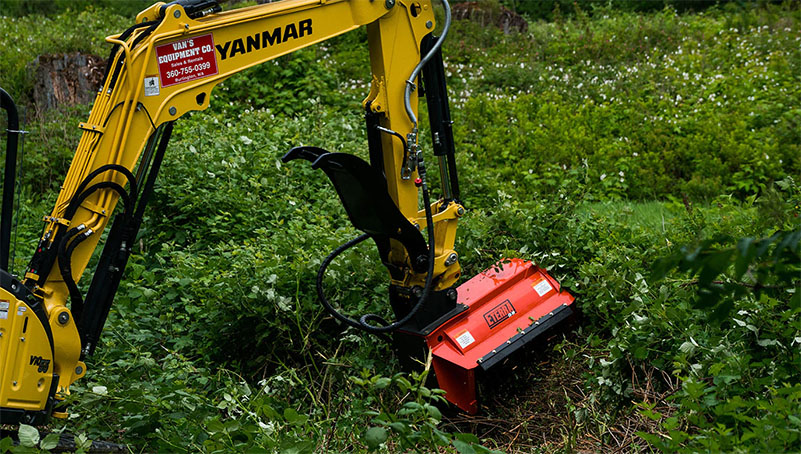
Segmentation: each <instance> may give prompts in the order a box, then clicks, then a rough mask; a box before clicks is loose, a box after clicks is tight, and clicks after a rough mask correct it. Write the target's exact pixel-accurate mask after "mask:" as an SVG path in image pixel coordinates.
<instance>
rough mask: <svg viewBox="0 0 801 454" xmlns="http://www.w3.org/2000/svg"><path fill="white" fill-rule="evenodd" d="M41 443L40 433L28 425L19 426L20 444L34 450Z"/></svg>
mask: <svg viewBox="0 0 801 454" xmlns="http://www.w3.org/2000/svg"><path fill="white" fill-rule="evenodd" d="M37 443H39V431H38V430H36V428H35V427H33V426H29V425H27V424H20V425H19V444H21V445H22V446H25V447H28V448H32V447H34V446H36V444H37Z"/></svg>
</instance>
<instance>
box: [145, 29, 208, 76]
mask: <svg viewBox="0 0 801 454" xmlns="http://www.w3.org/2000/svg"><path fill="white" fill-rule="evenodd" d="M156 58H157V59H158V62H159V75H160V76H161V86H162V87H169V86H170V85H175V84H180V83H184V82H189V81H191V80H196V79H202V78H204V77H208V76H213V75H215V74H217V73H218V70H217V55H216V53H215V52H214V38H213V37H212V35H211V33H209V34H208V35H203V36H195V37H194V38H189V39H184V40H182V41H175V42H174V43H169V44H163V45H161V46H158V47H156Z"/></svg>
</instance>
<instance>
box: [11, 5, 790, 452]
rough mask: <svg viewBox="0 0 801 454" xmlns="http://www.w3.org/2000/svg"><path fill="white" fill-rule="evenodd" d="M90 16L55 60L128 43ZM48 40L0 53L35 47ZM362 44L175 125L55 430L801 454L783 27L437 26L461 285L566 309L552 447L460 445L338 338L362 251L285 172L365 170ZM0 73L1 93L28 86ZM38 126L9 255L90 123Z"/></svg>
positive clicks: (538, 438) (410, 383)
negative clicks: (515, 262)
mask: <svg viewBox="0 0 801 454" xmlns="http://www.w3.org/2000/svg"><path fill="white" fill-rule="evenodd" d="M82 14H85V15H86V16H85V17H86V19H85V21H86V23H87V24H94V25H87V27H89V28H76V29H75V31H74V32H73V31H71V30H66V29H64V28H59V27H60V25H55V26H52V27H50V29H52V31H51V32H52V33H55V34H64V37H63V42H64V43H67V44H64V46H65V47H64V48H63V50H69V49H70V48H71V47H74V48H78V47H79V46H82V45H83V44H77V43H78V42H79V37H80V42H82V40H83V39H84V38H85V36H102V35H104V34H110V33H112V32H114V31H116V30H119V29H120V28H121V27H119V25H120V24H123V23H125V20H123V19H122V18H120V17H117V16H115V15H114V14H113V13H112V12H109V11H107V10H97V11H93V12H87V13H82ZM104 15H107V16H108V17H107V18H105V17H106V16H104ZM81 17H84V16H81ZM97 17H101V18H105V19H102V20H99V19H95V18H97ZM48 20H50V21H52V22H49V23H52V24H61V23H64V21H65V16H58V17H55V18H52V19H48ZM25 21H28V22H25ZM95 21H97V22H95ZM103 22H107V23H108V24H110V25H103ZM37 24H38V22H36V20H34V19H32V16H28V17H26V18H23V19H13V20H10V21H9V20H3V21H1V22H0V30H9V29H14V30H20V31H19V32H18V34H24V35H25V36H27V33H28V32H25V33H22V32H21V30H26V28H25V27H29V28H30V29H36V30H39V32H41V33H46V32H47V33H51V32H49V31H48V29H47V28H42V29H40V28H36V27H39V25H37ZM93 27H95V28H93ZM102 27H109V28H108V29H106V28H102ZM101 29H102V31H101ZM0 36H2V34H0ZM0 39H4V38H2V37H0ZM36 39H40V40H41V41H40V42H41V44H35V43H34V44H25V46H28V47H25V48H24V49H23V48H22V47H20V50H19V51H17V52H13V53H6V52H4V54H3V55H4V59H3V60H5V57H6V55H8V56H9V57H8V58H9V59H8V61H15V62H21V61H27V60H26V59H30V58H31V56H32V55H33V54H35V53H36V52H40V51H41V50H43V49H46V48H47V49H50V48H48V47H46V44H45V43H46V42H47V40H48V39H52V35H47V34H45V35H44V37H42V38H36ZM71 40H74V41H71ZM364 40H365V35H364V34H363V33H360V32H357V33H354V34H351V35H348V36H344V37H341V38H339V39H337V40H334V41H332V42H329V43H327V44H326V45H324V46H318V47H316V48H314V49H309V50H306V51H303V52H299V53H296V54H294V55H291V56H287V57H284V58H282V59H281V60H280V61H279V64H276V65H274V64H267V65H264V66H263V67H261V68H255V69H252V70H250V71H248V72H247V74H245V75H243V76H242V77H238V78H234V79H231V80H229V81H226V82H225V83H224V84H223V86H222V87H221V88H219V89H218V90H216V91H215V95H216V97H215V98H214V99H213V100H212V107H211V109H209V110H208V111H207V112H203V113H198V114H194V115H192V116H190V117H187V118H184V119H182V120H181V121H179V122H178V123H177V126H176V132H175V137H174V140H173V141H172V143H171V146H170V154H169V155H168V158H167V160H166V162H165V165H164V169H163V170H162V174H161V175H160V180H159V183H158V187H157V192H156V194H155V197H154V200H153V201H152V202H151V207H150V209H149V212H148V219H147V220H146V223H145V226H144V228H143V231H142V232H141V235H140V242H139V245H138V247H137V250H136V255H135V256H134V257H133V258H132V260H131V263H130V264H129V267H128V270H127V273H126V276H127V277H126V281H125V282H124V283H123V284H122V286H121V288H120V291H119V293H118V295H117V298H116V300H115V309H114V311H113V312H112V315H111V318H110V320H109V323H108V325H107V327H106V332H105V338H104V340H103V343H102V345H101V346H100V347H99V349H98V354H97V355H96V356H95V357H94V358H91V359H90V360H89V363H88V366H89V372H88V375H87V377H86V378H84V379H83V380H81V381H79V382H78V383H76V385H75V386H73V395H74V396H75V397H76V399H75V402H74V403H73V406H72V408H71V413H72V417H71V419H69V420H68V421H67V422H65V423H64V424H63V426H62V427H66V428H67V429H68V430H69V431H71V432H78V433H83V434H85V435H86V436H87V437H88V438H89V439H105V440H118V441H122V442H125V443H129V444H131V445H132V447H133V449H134V450H150V451H152V450H158V451H188V452H195V451H208V452H235V451H245V450H248V449H250V450H266V451H282V452H311V451H313V450H317V451H332V452H343V451H351V450H357V451H366V450H370V449H378V450H383V451H391V452H397V451H403V450H408V449H418V450H419V451H421V452H429V451H435V450H437V449H440V450H446V449H450V450H455V451H458V452H461V453H467V452H482V451H485V450H486V449H487V448H484V447H482V446H480V445H482V444H483V446H486V447H489V448H492V449H504V450H517V451H521V452H537V451H539V452H555V451H563V452H571V451H573V450H576V449H585V450H591V451H605V450H607V449H606V448H608V447H609V446H610V445H612V444H613V443H615V442H616V441H615V440H614V439H613V436H612V435H611V432H609V428H610V426H613V425H615V424H621V421H624V420H626V419H627V418H634V419H636V420H638V421H641V422H642V421H644V422H645V423H643V424H646V423H647V424H650V425H646V426H647V427H648V429H647V430H642V429H638V430H640V434H639V436H638V437H639V438H638V440H640V441H641V442H642V443H641V444H639V446H643V447H644V448H643V449H645V450H648V449H652V450H661V451H664V452H699V451H727V452H745V451H750V450H757V451H765V452H771V451H797V450H799V449H801V440H799V424H800V422H799V419H798V416H797V415H799V414H801V387H799V385H798V384H799V383H801V376H800V373H799V368H798V364H799V361H801V355H799V347H798V346H799V344H801V319H800V318H799V317H800V316H799V312H801V309H800V308H799V304H798V298H799V295H801V284H800V283H799V273H801V269H799V267H800V266H801V265H799V259H798V257H799V244H798V243H799V233H798V232H799V229H800V228H801V225H800V221H799V213H800V212H801V207H800V206H799V205H801V187H799V181H798V180H799V178H798V175H799V174H801V136H799V130H800V129H801V125H800V124H799V121H801V110H799V107H798V106H799V105H801V83H799V82H801V80H799V79H801V76H799V75H800V74H801V46H799V43H800V42H801V13H800V12H799V10H797V9H794V8H791V7H787V6H785V7H781V8H780V7H774V6H767V7H764V8H760V9H756V10H750V9H739V8H737V7H736V5H730V6H727V7H725V8H722V9H712V10H707V11H706V12H705V13H703V14H677V13H676V12H675V11H673V10H671V9H666V10H663V11H659V12H654V13H649V14H635V13H631V12H626V11H618V10H614V9H611V8H609V7H596V8H595V9H594V10H593V14H592V15H588V14H584V13H583V12H582V10H581V9H580V8H579V9H577V10H576V12H575V17H574V18H571V19H569V20H568V19H561V20H560V21H556V22H538V23H532V25H531V27H530V29H529V33H528V34H527V35H525V36H521V35H510V36H505V35H503V34H502V33H500V32H499V31H497V30H495V29H488V28H481V27H478V26H476V25H475V24H471V23H469V22H456V23H455V24H454V28H453V30H452V31H451V35H450V40H449V41H448V42H447V43H446V46H445V55H446V70H447V72H448V77H449V80H448V82H449V84H450V87H451V100H452V103H453V106H452V110H453V115H454V119H455V121H456V124H455V126H454V127H455V132H456V140H457V153H458V159H457V160H458V164H459V168H460V175H461V176H462V191H463V198H464V202H465V205H466V206H467V208H468V210H469V211H468V214H467V216H465V218H463V220H462V221H461V224H460V231H459V232H460V233H459V238H458V242H457V248H458V250H459V251H460V260H461V261H462V265H463V267H464V269H465V271H464V274H465V275H466V276H469V275H473V274H475V273H476V272H478V271H480V270H481V269H484V268H486V267H488V266H490V265H491V264H493V263H494V262H495V261H496V260H498V259H500V258H502V257H505V256H509V255H514V256H524V257H527V258H531V259H534V260H536V261H537V262H538V263H539V264H541V265H542V266H545V267H547V268H548V269H549V270H550V271H551V272H552V273H553V274H554V275H555V276H556V277H557V278H558V279H560V280H561V281H562V283H563V285H564V286H566V287H567V288H569V289H570V291H571V292H573V293H574V294H575V295H576V296H577V302H578V305H579V306H580V308H581V310H582V312H583V319H582V322H581V326H580V327H579V328H578V332H577V333H576V334H574V335H573V336H572V337H571V340H570V341H565V342H563V343H561V344H560V345H558V346H556V349H555V351H554V352H553V353H551V355H552V356H554V357H555V361H557V362H560V361H561V362H564V363H568V362H570V363H573V362H578V363H580V364H581V366H580V373H581V374H583V380H584V383H583V389H584V392H585V393H586V396H587V397H586V399H584V400H583V401H580V402H574V403H571V405H570V406H568V407H566V408H564V409H563V412H564V413H565V415H566V416H565V419H564V421H565V423H564V425H563V426H560V427H556V428H554V427H550V428H547V430H548V431H550V432H548V433H549V434H552V435H549V437H548V438H547V439H546V440H545V441H543V438H542V437H543V435H541V433H546V430H545V429H544V428H540V427H536V426H532V427H530V428H526V427H525V426H524V428H523V429H520V430H522V432H520V431H518V432H517V435H519V437H518V436H515V437H514V439H512V437H511V436H510V437H509V440H505V439H491V438H485V439H481V440H479V439H478V436H483V435H482V433H476V434H464V433H459V432H460V430H459V429H458V427H456V426H455V425H454V424H453V423H450V422H449V421H450V417H449V416H447V413H446V416H443V414H442V412H441V411H440V409H438V407H437V406H436V405H437V403H438V402H439V401H440V399H441V397H440V393H439V392H438V391H436V390H432V389H429V388H428V387H426V384H425V381H424V379H425V375H426V373H425V372H422V371H423V369H424V367H423V366H422V365H421V367H420V368H419V370H417V371H413V372H411V373H410V374H397V372H398V370H399V366H398V361H397V359H396V358H395V357H394V356H393V353H392V351H391V349H390V348H389V346H388V345H386V344H384V343H382V342H374V339H372V338H369V337H367V336H365V335H362V334H361V333H358V332H354V331H352V330H350V329H347V330H344V331H343V330H342V327H341V326H339V325H338V324H337V323H336V322H335V321H334V320H332V319H331V318H330V317H328V316H327V315H326V314H325V313H324V311H322V309H321V308H320V307H319V305H318V304H317V302H316V295H315V292H314V284H313V283H314V278H315V275H316V271H317V267H318V266H319V263H320V260H321V259H322V257H324V256H325V254H326V253H327V252H328V251H330V250H331V249H333V248H334V247H335V246H336V245H338V244H340V243H342V242H344V241H345V240H347V239H350V238H352V237H353V236H355V235H356V233H357V232H355V231H354V230H353V229H352V227H350V225H349V223H348V221H347V218H346V217H345V215H344V210H343V209H342V208H341V207H340V205H339V202H338V201H337V199H336V195H335V194H334V192H333V190H332V189H331V188H330V184H329V183H328V182H327V180H326V179H325V178H324V176H323V175H321V174H318V173H317V172H315V171H312V170H311V169H309V168H308V166H305V165H300V164H297V163H291V164H287V165H284V164H281V163H280V161H279V158H280V156H281V155H282V154H283V153H284V152H285V151H286V150H288V149H289V148H290V147H292V146H295V145H300V144H306V145H316V146H321V147H323V148H327V149H329V150H331V151H344V152H349V153H355V154H357V155H360V156H362V157H365V156H366V139H365V133H364V131H363V120H362V118H361V116H360V114H359V112H358V109H357V106H358V103H359V100H360V97H361V96H364V94H365V93H366V89H367V86H368V85H367V84H368V81H369V65H367V63H366V62H367V51H366V47H365V45H364ZM31 42H32V41H31ZM69 43H72V44H69ZM3 60H0V80H13V81H20V80H23V79H22V78H21V76H20V73H19V71H21V70H20V69H19V68H20V66H19V65H18V63H14V64H13V66H2V65H3V63H2V61H3ZM14 87H16V88H17V89H20V90H23V91H24V90H25V89H26V85H25V84H22V83H16V85H15V86H14ZM14 87H12V88H14ZM6 88H7V87H6ZM51 115H53V116H52V117H50V118H47V119H45V120H44V121H43V122H41V123H37V124H35V125H31V126H30V129H32V131H33V133H32V134H31V136H30V137H29V139H31V140H29V141H28V144H27V148H28V150H29V151H28V153H27V154H26V157H25V159H26V166H27V167H28V169H29V170H27V171H26V172H25V173H24V174H23V175H24V181H23V185H22V186H23V193H22V196H21V199H20V201H21V203H20V206H21V207H22V211H21V217H20V219H21V222H22V225H21V227H20V238H19V247H20V248H21V250H22V251H26V250H28V249H32V248H33V245H34V244H35V237H36V235H37V233H38V228H39V225H37V222H38V219H37V216H39V217H40V216H41V214H42V212H46V211H47V210H48V209H49V203H48V202H52V200H53V197H54V194H53V192H54V191H55V189H56V188H57V187H58V185H59V184H60V183H59V182H60V176H61V174H62V172H63V171H64V169H65V168H66V165H67V163H68V161H69V156H70V154H71V149H72V147H74V144H75V143H74V142H75V138H76V137H75V136H76V135H75V134H70V133H68V131H69V129H66V128H65V126H64V125H63V123H65V122H66V123H70V122H71V123H72V124H74V123H77V122H78V121H80V120H82V119H83V118H82V117H83V116H85V112H84V113H83V114H80V113H78V114H76V113H75V112H66V113H61V114H51ZM65 137H66V138H65ZM32 150H36V151H35V152H33V151H32ZM42 194H44V196H43V195H42ZM792 232H795V233H792ZM660 258H663V259H662V260H659V259H660ZM23 265H24V257H19V254H18V257H17V268H18V269H19V268H21V267H22V266H23ZM89 274H90V271H87V273H86V275H85V276H84V279H85V281H87V280H88V277H89ZM385 282H386V276H385V271H383V269H382V268H381V266H380V264H379V262H378V260H377V255H376V254H375V253H374V252H373V251H372V250H371V249H370V247H369V246H367V245H364V246H361V247H360V248H358V249H357V250H356V251H353V252H351V253H347V254H344V255H343V256H342V257H341V258H340V259H338V260H337V261H336V262H335V263H334V264H333V265H332V267H331V273H330V278H329V280H328V283H327V285H328V287H329V289H330V290H329V291H330V292H331V293H332V295H334V296H335V298H336V300H337V301H338V302H339V303H340V304H341V305H342V306H343V307H345V308H346V309H347V310H348V311H353V312H354V313H361V312H365V311H377V312H384V313H386V311H387V308H386V304H385V301H386V298H387V297H386V290H385ZM577 358H578V359H577ZM517 366H518V367H516V368H511V367H509V368H507V369H506V374H507V375H508V376H509V377H510V378H509V380H512V381H515V380H516V381H518V382H520V383H522V384H520V385H519V386H526V384H525V382H524V380H526V379H527V377H529V376H530V375H527V374H530V371H531V370H532V369H534V368H537V367H538V366H537V365H529V364H522V363H521V364H517ZM653 371H659V372H660V373H664V374H663V375H662V376H663V377H668V378H667V379H665V378H663V379H661V380H660V379H658V378H653V377H655V376H654V375H653V374H651V372H653ZM648 377H651V378H652V379H651V380H650V381H649V384H648V386H649V389H650V390H652V391H653V392H652V394H646V395H645V397H643V394H642V393H640V389H639V385H638V383H639V382H640V380H646V378H648ZM560 391H561V390H560ZM653 395H662V396H666V397H665V398H664V399H654V398H653ZM649 396H650V397H649ZM501 400H504V399H501ZM532 405H533V403H532ZM485 411H486V412H487V414H489V415H497V416H499V417H500V418H506V419H508V420H513V419H515V418H518V419H520V420H521V421H524V420H525V419H526V418H527V417H528V416H529V415H527V414H523V415H519V414H515V413H514V411H515V410H514V409H513V408H512V407H511V406H510V407H509V408H504V407H502V406H501V407H492V406H488V407H487V408H486V409H485ZM521 424H522V423H521ZM519 427H520V426H518V427H517V428H515V429H519ZM507 429H508V430H511V429H512V428H511V427H509V428H507ZM24 432H25V434H26V437H30V438H26V440H27V442H28V444H31V443H30V441H31V440H33V439H34V437H33V433H32V432H30V429H28V428H25V429H24ZM21 436H22V433H21ZM630 436H631V437H633V431H632V434H631V435H630ZM36 438H38V435H37V437H36ZM42 439H43V440H44V439H45V437H42ZM646 442H647V444H646ZM34 444H35V443H34ZM3 446H4V445H2V444H0V451H2V450H3V449H4V448H3ZM40 446H43V445H40ZM634 446H638V444H633V445H631V446H630V448H629V449H632V447H634Z"/></svg>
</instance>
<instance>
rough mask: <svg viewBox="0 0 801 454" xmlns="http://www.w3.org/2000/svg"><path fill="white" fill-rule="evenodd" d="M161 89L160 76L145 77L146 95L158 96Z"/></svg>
mask: <svg viewBox="0 0 801 454" xmlns="http://www.w3.org/2000/svg"><path fill="white" fill-rule="evenodd" d="M160 91H161V90H159V76H147V77H145V96H158V95H159V93H160Z"/></svg>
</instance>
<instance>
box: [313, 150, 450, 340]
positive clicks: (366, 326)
mask: <svg viewBox="0 0 801 454" xmlns="http://www.w3.org/2000/svg"><path fill="white" fill-rule="evenodd" d="M418 174H419V176H420V180H421V185H420V187H421V189H422V192H423V204H424V209H425V213H426V231H427V232H428V271H427V273H426V282H425V286H424V287H423V293H422V294H421V295H420V299H418V300H417V303H415V305H414V306H413V307H412V310H410V311H409V313H408V314H406V316H404V317H403V318H401V319H400V320H396V321H395V322H393V323H389V324H388V323H386V321H385V320H384V319H383V318H381V317H380V316H378V315H376V314H365V315H362V316H361V317H360V318H359V320H355V319H352V318H350V317H348V316H346V315H344V314H342V313H341V312H339V311H337V310H336V309H335V308H334V307H333V306H332V305H331V303H330V302H329V301H328V299H327V298H326V297H325V292H324V289H323V277H324V276H325V271H326V269H327V268H328V265H330V264H331V262H332V261H333V260H334V259H335V258H336V257H337V256H338V255H339V254H341V253H343V252H345V251H346V250H348V249H350V248H351V247H353V246H356V245H357V244H359V243H361V242H362V241H364V240H366V239H367V238H369V237H370V235H368V234H366V233H365V234H362V235H359V236H358V237H356V238H354V239H352V240H350V241H348V242H347V243H345V244H343V245H341V246H339V247H338V248H336V249H334V251H333V252H331V253H330V254H329V255H328V257H326V258H325V260H323V263H322V264H321V265H320V269H319V270H318V271H317V297H318V298H319V299H320V302H321V303H322V305H323V307H325V309H326V310H327V311H328V312H329V313H330V314H331V315H333V316H334V318H336V319H337V320H339V321H341V322H343V323H345V324H347V325H350V326H353V327H355V328H359V329H361V330H364V331H367V332H368V333H372V334H380V333H387V332H389V331H394V330H396V329H398V328H400V327H401V326H403V325H405V324H406V323H407V322H408V321H409V320H411V319H412V317H414V316H415V315H416V314H417V312H418V311H419V310H420V308H422V307H423V304H424V303H425V302H426V300H427V299H428V295H429V294H430V293H431V287H432V285H431V284H432V281H433V279H434V257H435V256H434V215H433V213H432V212H431V197H430V195H429V192H428V185H427V183H426V170H425V163H424V162H423V158H422V155H421V156H420V157H419V158H418ZM370 321H375V322H378V323H381V324H382V325H384V326H374V325H371V324H370V323H369V322H370Z"/></svg>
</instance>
